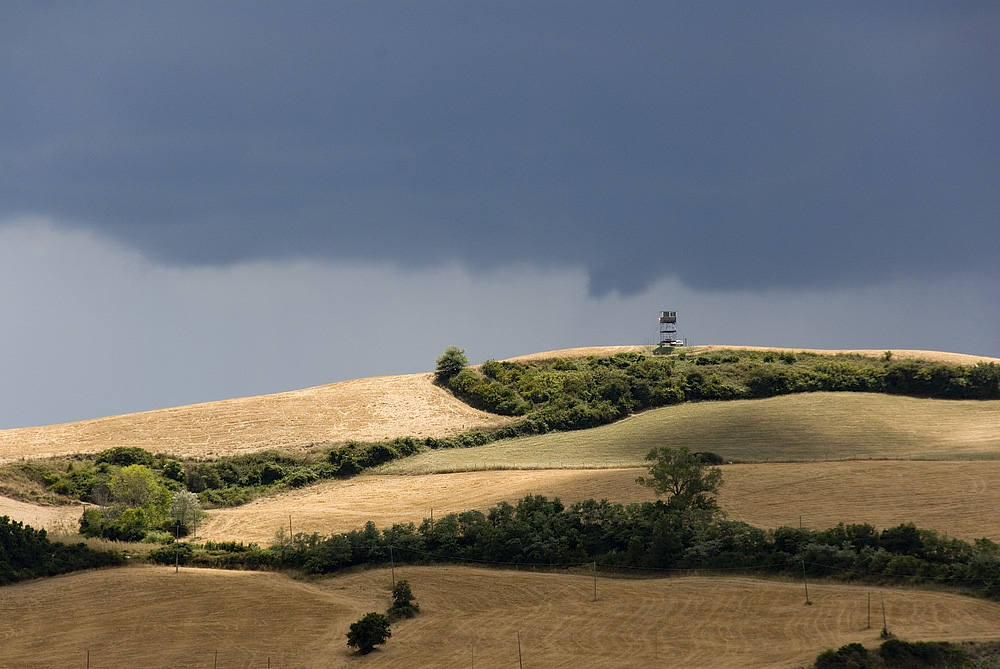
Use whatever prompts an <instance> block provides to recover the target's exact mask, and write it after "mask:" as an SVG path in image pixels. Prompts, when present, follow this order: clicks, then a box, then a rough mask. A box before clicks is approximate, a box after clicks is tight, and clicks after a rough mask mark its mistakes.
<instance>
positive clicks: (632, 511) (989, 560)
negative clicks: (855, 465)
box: [160, 448, 1000, 597]
mask: <svg viewBox="0 0 1000 669" xmlns="http://www.w3.org/2000/svg"><path fill="white" fill-rule="evenodd" d="M710 459H711V458H710V455H709V454H694V453H689V452H687V451H686V450H685V449H677V450H672V449H668V448H661V449H655V450H654V451H652V452H651V453H650V454H649V460H650V462H651V465H650V474H649V476H648V477H642V478H641V479H640V480H639V482H640V483H642V484H644V485H649V486H651V487H653V488H654V489H655V490H656V491H657V492H658V493H660V494H662V495H664V496H665V497H666V499H664V500H660V501H657V502H647V503H642V504H628V505H622V504H612V503H610V502H608V501H607V500H601V501H595V500H587V501H583V502H577V503H575V504H571V505H568V506H567V505H565V504H563V503H562V502H561V501H560V500H559V499H558V498H555V499H549V498H547V497H544V496H541V495H528V496H526V497H524V498H523V499H521V500H520V501H519V502H517V504H509V503H506V502H500V503H499V504H497V505H495V506H493V507H492V508H491V509H489V511H487V512H485V513H484V512H481V511H465V512H462V513H454V514H448V515H446V516H443V517H441V518H436V519H424V521H423V522H422V523H421V524H420V525H419V526H417V525H414V524H413V523H406V524H396V525H393V526H392V527H390V528H386V529H379V528H378V527H376V525H375V524H374V523H372V522H369V523H367V524H366V525H365V527H364V528H363V529H359V530H353V531H351V532H345V533H341V534H335V535H332V536H322V535H319V534H306V533H298V534H295V535H293V536H288V535H286V534H285V533H284V530H281V531H279V534H278V538H277V540H276V542H275V543H274V544H272V545H271V546H270V547H268V548H261V547H259V546H256V545H250V546H244V545H242V544H239V545H235V544H234V545H232V546H226V547H222V546H215V547H214V549H215V550H212V551H197V550H193V549H192V550H190V551H189V552H187V553H185V554H182V559H183V560H184V561H186V562H187V563H189V564H200V565H204V566H227V567H244V568H282V569H298V570H302V571H304V572H307V573H316V574H325V573H332V572H336V571H339V570H342V569H345V568H349V567H353V566H359V565H384V564H388V563H389V562H390V561H393V562H396V563H404V562H405V563H418V564H431V563H435V562H452V561H461V562H472V563H477V564H491V565H496V566H507V567H514V566H518V565H530V566H540V567H553V568H555V567H567V566H572V565H582V564H592V563H593V564H595V565H596V566H598V567H601V568H603V569H605V570H632V569H639V570H651V571H669V570H680V571H683V570H727V571H732V570H741V571H745V572H748V573H757V574H783V575H790V576H796V577H801V575H802V574H803V573H806V574H808V575H811V576H817V577H819V576H822V577H834V578H843V579H857V580H865V581H886V582H891V583H900V582H905V583H927V582H935V583H941V584H944V585H950V586H953V587H960V588H966V589H969V590H973V591H976V592H979V593H981V594H983V595H986V596H990V597H1000V546H998V545H997V544H995V543H993V542H992V541H989V540H987V539H981V540H978V541H976V542H973V543H968V542H965V541H961V540H958V539H950V538H947V537H944V536H942V535H940V534H938V533H937V532H934V531H932V530H921V529H918V528H916V527H915V526H914V525H913V524H903V525H899V526H896V527H891V528H887V529H884V530H882V531H877V530H876V529H875V528H874V527H872V526H871V525H867V524H856V525H838V526H837V527H834V528H830V529H827V530H822V531H815V530H808V529H804V528H793V527H781V528H778V529H775V530H762V529H760V528H756V527H753V526H750V525H748V524H746V523H742V522H736V521H730V520H727V519H725V518H724V517H723V516H722V514H721V513H720V512H719V510H718V507H717V504H716V501H715V493H716V492H717V490H718V486H719V485H720V484H721V474H720V473H719V472H720V470H719V469H718V468H716V467H711V466H709V465H707V464H706V460H710ZM161 553H162V555H161V556H160V559H162V560H163V561H171V562H172V561H173V559H174V553H173V552H172V551H170V552H168V551H166V550H165V551H161Z"/></svg>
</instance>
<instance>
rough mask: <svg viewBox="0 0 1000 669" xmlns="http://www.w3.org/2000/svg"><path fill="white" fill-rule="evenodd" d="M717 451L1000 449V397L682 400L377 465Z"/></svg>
mask: <svg viewBox="0 0 1000 669" xmlns="http://www.w3.org/2000/svg"><path fill="white" fill-rule="evenodd" d="M661 445H667V446H673V447H681V446H686V447H688V448H689V449H691V450H692V451H713V452H715V453H718V454H719V455H721V456H722V457H723V458H725V459H726V460H730V461H733V462H802V461H823V460H851V459H869V458H870V459H897V460H898V459H931V460H955V459H957V460H993V459H998V458H1000V402H998V401H974V400H935V399H917V398H912V397H901V396H895V395H881V394H865V393H806V394H800V395H785V396H781V397H774V398H770V399H763V400H741V401H733V402H701V403H689V404H681V405H678V406H673V407H666V408H663V409H655V410H652V411H647V412H645V413H641V414H638V415H635V416H632V417H631V418H628V419H626V420H623V421H620V422H618V423H614V424H611V425H605V426H602V427H598V428H594V429H591V430H580V431H576V432H561V433H552V434H546V435H541V436H536V437H527V438H522V439H513V440H507V441H501V442H497V443H495V444H490V445H487V446H482V447H478V448H468V449H449V450H437V451H429V452H425V453H421V454H419V455H416V456H414V457H411V458H405V459H403V460H399V461H396V462H393V463H389V464H387V465H385V466H383V467H381V468H379V469H378V470H376V472H377V473H381V474H425V473H441V472H451V471H469V470H476V469H511V468H553V467H579V468H600V467H628V466H643V464H644V463H643V458H644V456H645V455H646V453H648V452H649V450H650V449H651V448H653V447H655V446H661Z"/></svg>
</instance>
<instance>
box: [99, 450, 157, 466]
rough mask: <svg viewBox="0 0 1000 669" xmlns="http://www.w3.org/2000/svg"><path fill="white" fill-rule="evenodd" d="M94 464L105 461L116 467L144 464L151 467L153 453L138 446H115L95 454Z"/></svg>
mask: <svg viewBox="0 0 1000 669" xmlns="http://www.w3.org/2000/svg"><path fill="white" fill-rule="evenodd" d="M94 462H95V464H101V463H102V462H106V463H108V464H111V465H115V466H118V467H128V466H129V465H144V466H146V467H152V466H153V463H154V459H153V454H152V453H150V452H149V451H146V450H144V449H142V448H139V447H138V446H115V447H114V448H109V449H107V450H104V451H101V452H100V453H98V454H97V459H96V460H95V461H94Z"/></svg>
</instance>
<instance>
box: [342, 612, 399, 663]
mask: <svg viewBox="0 0 1000 669" xmlns="http://www.w3.org/2000/svg"><path fill="white" fill-rule="evenodd" d="M391 636H392V630H391V629H389V618H388V617H387V616H385V615H383V614H381V613H375V612H374V611H373V612H371V613H366V614H365V616H364V618H362V619H361V620H359V621H357V622H356V623H351V630H350V631H349V632H348V633H347V645H348V646H351V647H352V648H357V649H358V654H360V655H366V654H368V653H370V652H372V651H373V650H375V646H380V645H382V644H384V643H385V642H386V641H388V640H389V637H391Z"/></svg>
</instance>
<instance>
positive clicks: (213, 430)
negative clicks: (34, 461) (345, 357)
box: [0, 374, 510, 463]
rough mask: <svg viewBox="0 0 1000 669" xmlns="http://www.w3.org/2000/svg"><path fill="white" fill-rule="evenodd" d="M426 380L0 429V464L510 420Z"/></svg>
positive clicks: (224, 451)
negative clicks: (116, 449) (121, 449)
mask: <svg viewBox="0 0 1000 669" xmlns="http://www.w3.org/2000/svg"><path fill="white" fill-rule="evenodd" d="M432 378H433V375H432V374H408V375H403V376H383V377H374V378H368V379H358V380H355V381H344V382H341V383H334V384H331V385H326V386H317V387H315V388H307V389H305V390H296V391H293V392H287V393H279V394H276V395H261V396H259V397H243V398H239V399H232V400H224V401H220V402H207V403H204V404H192V405H189V406H183V407H175V408H172V409H158V410H156V411H146V412H143V413H135V414H127V415H123V416H111V417H108V418H97V419H94V420H87V421H81V422H77V423H65V424H62V425H50V426H46V427H31V428H19V429H14V430H2V431H0V463H3V462H10V461H12V460H19V459H22V458H42V457H48V456H53V455H67V454H71V453H96V452H99V451H102V450H104V449H106V448H110V447H112V446H139V447H142V448H145V449H146V450H148V451H150V452H153V453H170V454H172V455H176V456H182V457H218V456H221V455H233V454H236V453H247V452H251V451H260V450H264V449H268V448H280V449H286V450H306V449H307V448H308V447H309V445H310V444H314V443H317V442H327V441H329V442H339V441H346V440H349V439H359V440H377V439H387V438H392V437H400V436H414V437H444V436H449V435H452V434H456V433H459V432H463V431H465V430H470V429H473V428H479V427H490V426H496V425H503V424H506V423H507V422H509V421H510V419H509V418H504V417H500V416H495V415H493V414H488V413H485V412H483V411H479V410H477V409H473V408H472V407H470V406H468V405H466V404H464V403H462V402H460V401H459V400H457V399H455V397H454V396H453V395H452V394H451V393H450V392H448V391H446V390H443V389H442V388H439V387H438V386H435V385H434V384H433V383H432Z"/></svg>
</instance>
